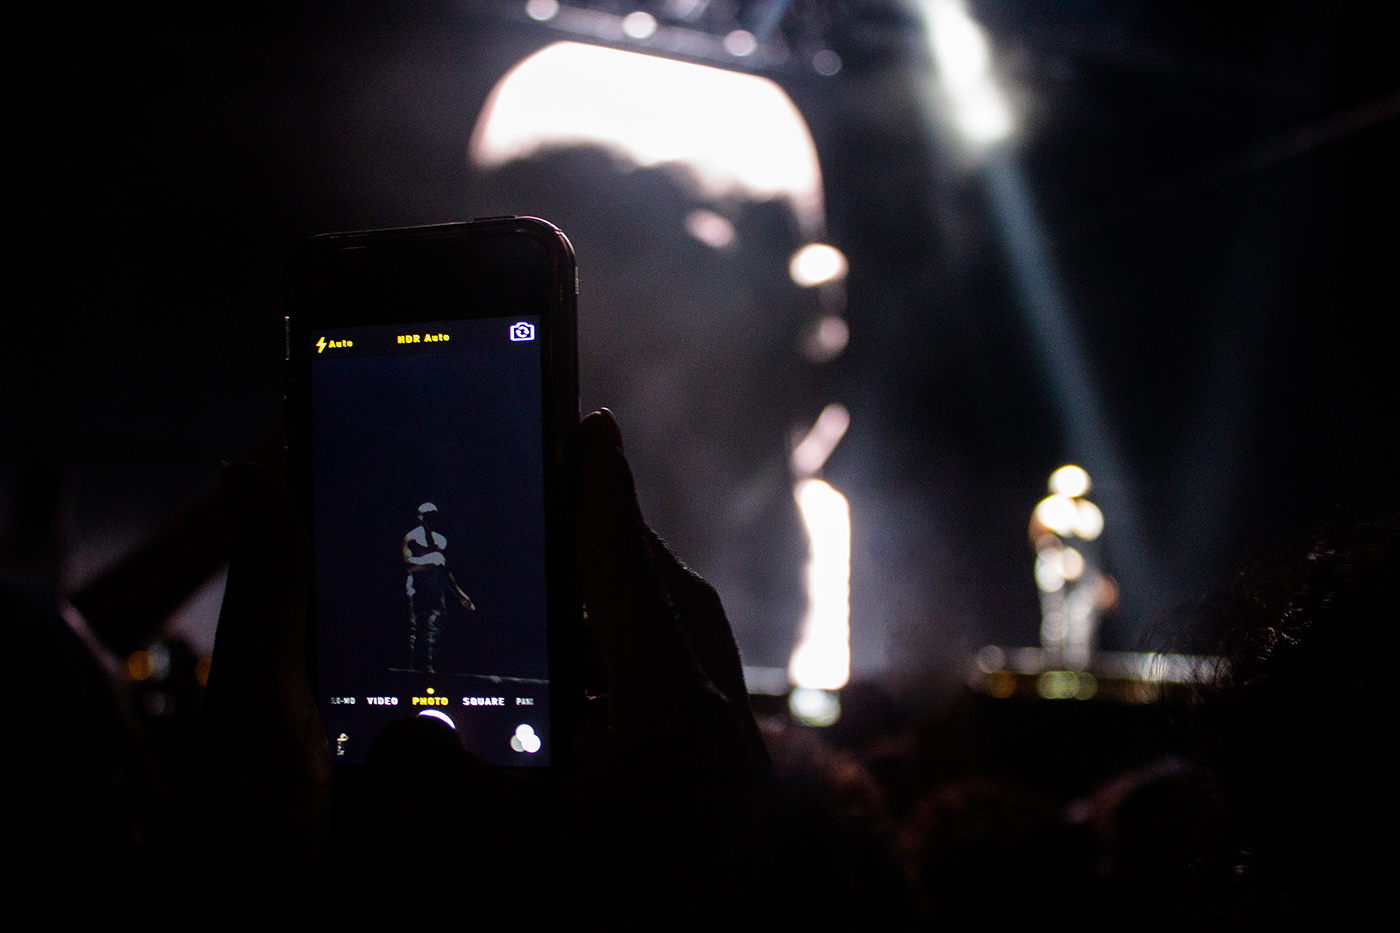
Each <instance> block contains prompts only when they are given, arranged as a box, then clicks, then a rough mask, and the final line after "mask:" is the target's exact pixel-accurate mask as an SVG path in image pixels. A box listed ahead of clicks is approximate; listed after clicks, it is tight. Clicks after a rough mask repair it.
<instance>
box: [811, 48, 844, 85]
mask: <svg viewBox="0 0 1400 933" xmlns="http://www.w3.org/2000/svg"><path fill="white" fill-rule="evenodd" d="M812 70H813V71H815V72H816V73H817V74H819V75H821V76H822V77H824V78H829V77H831V76H832V75H834V74H836V72H838V71H840V70H841V56H840V55H837V54H836V53H835V52H833V51H831V49H822V50H821V51H820V52H818V53H817V54H815V55H813V56H812Z"/></svg>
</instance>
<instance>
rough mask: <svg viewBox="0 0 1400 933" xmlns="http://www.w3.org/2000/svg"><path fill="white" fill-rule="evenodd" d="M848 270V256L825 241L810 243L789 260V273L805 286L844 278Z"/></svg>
mask: <svg viewBox="0 0 1400 933" xmlns="http://www.w3.org/2000/svg"><path fill="white" fill-rule="evenodd" d="M846 271H847V265H846V257H845V256H844V255H843V254H842V252H841V251H840V250H839V249H837V248H836V247H834V246H828V245H827V244H825V243H808V244H807V245H806V246H804V247H802V248H801V249H799V250H798V251H797V252H795V253H793V254H792V259H791V260H790V261H789V262H788V274H789V275H791V276H792V280H793V281H794V282H796V283H797V284H798V285H800V286H802V287H803V288H811V287H812V286H813V285H820V284H822V283H823V282H834V281H837V280H838V279H844V278H845V277H846Z"/></svg>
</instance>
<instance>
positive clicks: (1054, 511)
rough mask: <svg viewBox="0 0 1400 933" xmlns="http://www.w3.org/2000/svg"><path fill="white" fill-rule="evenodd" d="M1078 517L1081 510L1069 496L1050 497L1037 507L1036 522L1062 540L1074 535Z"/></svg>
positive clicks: (1041, 501)
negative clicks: (1075, 522)
mask: <svg viewBox="0 0 1400 933" xmlns="http://www.w3.org/2000/svg"><path fill="white" fill-rule="evenodd" d="M1078 516H1079V510H1078V509H1077V508H1075V505H1074V500H1072V499H1070V498H1069V497H1068V496H1061V495H1054V496H1049V497H1047V498H1045V499H1042V500H1040V504H1039V505H1037V506H1036V507H1035V520H1036V521H1037V522H1039V523H1040V524H1041V525H1044V526H1045V527H1046V528H1049V529H1050V530H1051V531H1053V532H1055V534H1057V535H1059V536H1060V537H1062V538H1066V537H1069V535H1071V534H1073V532H1074V521H1075V519H1076V518H1077V517H1078Z"/></svg>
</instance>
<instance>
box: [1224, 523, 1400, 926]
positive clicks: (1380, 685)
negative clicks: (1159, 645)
mask: <svg viewBox="0 0 1400 933" xmlns="http://www.w3.org/2000/svg"><path fill="white" fill-rule="evenodd" d="M1211 621H1212V622H1213V623H1214V625H1215V626H1216V627H1217V631H1218V632H1219V650H1220V652H1221V654H1222V655H1223V656H1224V659H1225V660H1224V664H1222V666H1221V669H1220V671H1219V672H1218V675H1217V678H1216V682H1215V683H1214V684H1213V685H1212V686H1211V688H1210V689H1209V690H1208V691H1207V693H1206V696H1205V699H1206V702H1205V703H1204V704H1203V707H1202V710H1201V712H1202V714H1203V718H1202V722H1201V725H1202V726H1203V729H1202V732H1201V738H1202V741H1203V743H1204V749H1203V751H1204V754H1205V757H1206V759H1207V763H1208V764H1210V765H1211V766H1212V767H1213V768H1214V769H1215V771H1216V772H1217V776H1218V779H1219V781H1220V784H1221V788H1222V791H1223V794H1224V797H1225V803H1226V805H1227V807H1228V808H1229V811H1230V812H1231V813H1232V815H1233V817H1234V819H1235V820H1236V821H1237V823H1238V827H1237V831H1238V834H1239V843H1240V845H1239V854H1238V864H1237V865H1236V866H1234V867H1233V872H1234V874H1235V879H1236V890H1235V892H1234V894H1233V900H1234V908H1233V909H1235V910H1239V911H1242V912H1245V913H1247V914H1251V915H1254V916H1255V917H1256V919H1265V918H1269V917H1277V916H1316V917H1319V918H1321V917H1324V916H1336V915H1338V914H1345V913H1352V912H1357V913H1360V912H1363V911H1364V910H1365V909H1366V905H1368V904H1371V905H1375V904H1377V903H1378V902H1379V900H1380V898H1381V896H1382V895H1383V894H1384V893H1386V892H1387V891H1388V888H1389V885H1390V884H1391V883H1392V876H1393V869H1394V866H1395V862H1396V858H1395V855H1394V846H1395V844H1396V839H1395V834H1396V830H1397V819H1396V815H1397V807H1396V800H1397V795H1396V782H1397V779H1400V768H1398V767H1397V764H1396V761H1397V759H1396V757H1395V755H1394V753H1393V750H1392V748H1391V745H1392V743H1393V739H1394V737H1395V734H1396V724H1397V712H1400V694H1397V692H1396V690H1395V688H1394V686H1393V684H1392V683H1391V681H1392V680H1393V678H1394V672H1393V668H1394V666H1395V664H1396V658H1397V651H1396V649H1397V646H1398V645H1400V627H1397V624H1400V516H1389V517H1386V518H1384V519H1381V520H1377V521H1370V522H1365V523H1362V524H1360V525H1357V526H1355V527H1352V528H1348V529H1345V530H1341V531H1338V532H1329V533H1326V534H1323V535H1317V536H1314V537H1312V538H1311V539H1309V540H1307V541H1305V542H1304V543H1303V544H1302V545H1301V546H1296V547H1293V548H1291V549H1289V550H1288V551H1286V552H1285V553H1284V554H1283V555H1282V556H1281V557H1280V558H1279V559H1276V560H1272V561H1268V562H1263V563H1260V564H1257V565H1255V566H1253V567H1251V568H1249V569H1247V570H1245V571H1242V572H1241V573H1239V574H1238V575H1237V576H1236V577H1235V579H1234V580H1233V581H1232V582H1231V584H1230V585H1229V587H1227V589H1226V590H1225V592H1224V593H1223V594H1222V595H1221V596H1220V597H1219V598H1218V600H1217V602H1216V604H1215V606H1214V612H1213V613H1212V619H1211Z"/></svg>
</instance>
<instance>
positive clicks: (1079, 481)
mask: <svg viewBox="0 0 1400 933" xmlns="http://www.w3.org/2000/svg"><path fill="white" fill-rule="evenodd" d="M1050 491H1051V492H1053V493H1056V494H1058V495H1061V496H1069V497H1070V498H1071V499H1073V498H1075V497H1076V496H1082V495H1084V494H1085V493H1086V492H1088V491H1089V474H1088V473H1085V472H1084V469H1083V468H1082V467H1077V466H1074V465H1073V464H1070V465H1069V466H1062V467H1060V468H1059V469H1058V470H1056V471H1055V472H1054V473H1051V474H1050Z"/></svg>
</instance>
